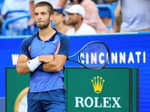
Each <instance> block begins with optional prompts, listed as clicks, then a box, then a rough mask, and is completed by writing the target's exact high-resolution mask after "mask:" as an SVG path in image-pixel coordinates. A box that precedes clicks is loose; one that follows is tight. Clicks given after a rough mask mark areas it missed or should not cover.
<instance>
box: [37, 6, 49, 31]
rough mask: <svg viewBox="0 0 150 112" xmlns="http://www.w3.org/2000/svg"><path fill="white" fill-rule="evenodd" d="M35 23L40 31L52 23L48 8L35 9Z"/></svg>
mask: <svg viewBox="0 0 150 112" xmlns="http://www.w3.org/2000/svg"><path fill="white" fill-rule="evenodd" d="M34 13H35V21H36V25H37V27H38V28H39V29H45V28H47V27H48V25H49V23H50V14H49V11H48V7H46V6H41V7H36V8H35V12H34Z"/></svg>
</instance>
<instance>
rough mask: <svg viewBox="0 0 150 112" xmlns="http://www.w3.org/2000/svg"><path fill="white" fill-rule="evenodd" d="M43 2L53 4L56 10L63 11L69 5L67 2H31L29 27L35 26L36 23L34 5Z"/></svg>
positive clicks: (65, 0) (38, 0)
mask: <svg viewBox="0 0 150 112" xmlns="http://www.w3.org/2000/svg"><path fill="white" fill-rule="evenodd" d="M41 1H46V2H48V3H50V4H52V6H53V8H55V9H61V8H62V9H63V8H64V7H65V5H66V3H67V0H30V2H29V6H30V20H29V22H28V23H29V25H30V26H33V22H34V4H36V3H38V2H41Z"/></svg>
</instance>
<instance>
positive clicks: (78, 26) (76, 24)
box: [65, 4, 96, 35]
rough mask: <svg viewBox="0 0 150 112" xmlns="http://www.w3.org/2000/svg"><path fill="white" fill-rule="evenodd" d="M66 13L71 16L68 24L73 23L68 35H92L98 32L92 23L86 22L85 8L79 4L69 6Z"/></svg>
mask: <svg viewBox="0 0 150 112" xmlns="http://www.w3.org/2000/svg"><path fill="white" fill-rule="evenodd" d="M65 11H66V13H67V14H68V16H69V18H68V20H67V24H68V25H72V26H73V28H71V29H70V30H69V31H68V32H67V33H66V35H91V34H96V31H95V30H94V28H93V27H91V26H90V25H88V24H86V23H84V21H83V19H84V18H85V10H84V8H83V7H82V6H81V5H79V4H76V5H72V6H71V7H70V8H67V9H66V10H65Z"/></svg>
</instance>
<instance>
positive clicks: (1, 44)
mask: <svg viewBox="0 0 150 112" xmlns="http://www.w3.org/2000/svg"><path fill="white" fill-rule="evenodd" d="M26 38H27V37H26ZM69 38H70V55H71V54H74V53H75V52H76V51H78V50H79V49H80V48H81V47H82V46H83V45H84V44H86V43H87V42H90V41H103V42H105V43H106V44H107V45H108V47H109V50H110V60H109V64H108V65H107V67H131V68H132V67H133V68H138V69H139V112H149V111H150V109H149V107H150V95H149V94H150V86H149V85H150V81H149V80H150V69H149V67H150V44H149V43H150V33H132V34H109V35H105V34H102V35H94V36H93V35H91V36H72V37H69ZM23 39H24V37H22V38H6V37H1V39H0V97H5V68H6V67H15V65H16V62H17V58H18V54H19V51H20V46H21V42H22V40H23ZM66 66H67V67H80V65H78V64H74V63H71V62H67V64H66Z"/></svg>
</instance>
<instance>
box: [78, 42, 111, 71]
mask: <svg viewBox="0 0 150 112" xmlns="http://www.w3.org/2000/svg"><path fill="white" fill-rule="evenodd" d="M109 56H110V52H109V48H108V46H107V45H106V44H105V43H104V42H101V41H91V42H89V43H87V44H86V45H85V46H84V47H83V48H82V49H81V50H80V52H79V55H78V63H79V64H80V65H82V66H83V67H85V68H88V69H95V70H99V69H102V68H104V67H105V66H106V65H107V64H108V62H109Z"/></svg>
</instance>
